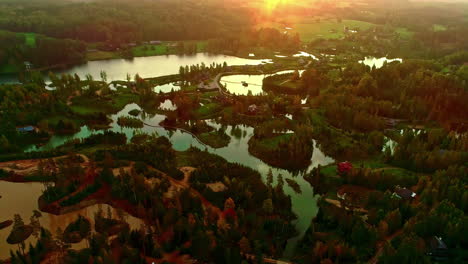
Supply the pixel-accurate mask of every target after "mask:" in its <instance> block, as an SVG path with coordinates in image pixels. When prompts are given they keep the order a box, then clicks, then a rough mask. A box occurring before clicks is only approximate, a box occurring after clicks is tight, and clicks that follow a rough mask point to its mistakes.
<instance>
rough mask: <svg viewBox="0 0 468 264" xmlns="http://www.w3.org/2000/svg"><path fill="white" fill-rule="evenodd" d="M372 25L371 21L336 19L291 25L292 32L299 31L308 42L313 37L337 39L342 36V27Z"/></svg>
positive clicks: (354, 27) (357, 27) (313, 38)
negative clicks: (340, 20) (339, 20)
mask: <svg viewBox="0 0 468 264" xmlns="http://www.w3.org/2000/svg"><path fill="white" fill-rule="evenodd" d="M372 26H374V24H372V23H368V22H364V21H357V20H343V21H342V22H341V23H339V22H338V21H337V20H336V19H328V20H320V21H319V22H318V21H313V22H312V21H310V23H298V24H296V25H294V26H293V30H292V31H293V32H297V33H299V35H300V37H301V40H302V41H305V42H310V41H313V40H315V39H319V38H324V39H339V38H342V37H344V35H345V34H344V27H348V28H349V29H358V30H367V29H369V28H371V27H372Z"/></svg>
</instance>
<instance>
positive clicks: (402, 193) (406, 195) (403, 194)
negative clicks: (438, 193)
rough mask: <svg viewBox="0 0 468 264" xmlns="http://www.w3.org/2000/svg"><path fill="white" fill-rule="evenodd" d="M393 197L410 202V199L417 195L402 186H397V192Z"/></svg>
mask: <svg viewBox="0 0 468 264" xmlns="http://www.w3.org/2000/svg"><path fill="white" fill-rule="evenodd" d="M393 196H394V197H397V198H399V199H404V200H409V199H412V198H415V197H416V193H414V192H413V191H411V190H410V189H407V188H401V187H400V186H397V187H396V188H395V192H394V193H393Z"/></svg>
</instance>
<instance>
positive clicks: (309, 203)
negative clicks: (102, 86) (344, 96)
mask: <svg viewBox="0 0 468 264" xmlns="http://www.w3.org/2000/svg"><path fill="white" fill-rule="evenodd" d="M133 109H139V110H142V109H141V108H140V107H139V106H138V105H137V104H129V105H127V106H126V107H125V108H124V109H122V110H121V111H120V112H119V113H117V114H116V115H113V116H111V118H112V120H113V123H112V125H111V126H112V128H111V129H110V130H112V131H116V132H123V133H125V134H126V135H127V137H128V138H131V137H132V136H133V135H134V134H135V133H141V132H144V133H157V134H158V135H159V136H164V137H167V138H168V139H169V140H170V142H171V143H172V144H173V148H174V149H175V150H177V151H185V150H187V149H189V148H190V147H191V146H193V147H196V148H199V149H203V150H205V149H206V150H208V151H209V152H210V153H213V154H216V155H218V156H221V157H223V158H225V159H226V160H227V161H229V162H233V163H239V164H242V165H244V166H247V167H250V168H252V169H254V170H257V171H258V172H259V173H260V174H261V175H262V178H263V180H264V181H266V175H267V173H268V171H269V170H272V172H273V175H274V184H276V183H277V177H278V175H279V174H281V175H283V177H284V179H292V180H295V181H296V182H297V183H298V184H299V186H300V187H301V191H302V192H301V193H296V192H295V191H294V190H293V189H292V188H291V187H289V185H288V184H284V192H285V193H286V194H287V195H290V196H291V201H292V210H293V212H294V213H296V215H297V216H298V219H297V220H296V222H295V226H296V229H297V230H298V232H299V235H298V236H297V237H295V238H292V239H291V240H290V241H288V243H287V247H286V253H285V257H290V256H292V254H293V253H294V249H295V246H296V244H297V242H298V241H299V240H300V239H301V238H302V237H303V235H304V234H305V232H306V231H307V229H308V227H309V226H310V222H311V220H312V218H313V217H314V216H315V215H316V214H317V212H318V208H317V198H318V197H317V196H316V195H314V191H313V188H312V187H311V185H310V184H309V183H308V182H307V181H306V180H305V179H304V178H303V175H304V173H309V172H310V171H312V169H313V168H315V167H317V166H318V165H321V166H326V165H328V164H331V163H333V162H334V160H333V159H332V158H330V157H328V156H326V155H325V154H324V153H323V152H322V151H321V150H320V148H319V146H318V144H317V142H316V141H315V140H313V145H314V151H313V154H312V156H311V157H310V165H309V167H308V168H307V169H306V170H305V171H304V172H301V173H298V174H297V175H294V174H293V173H291V172H289V171H287V170H283V169H279V168H275V167H272V166H270V165H268V164H266V163H265V162H263V161H262V160H260V159H258V158H256V157H254V156H252V155H251V154H250V153H249V150H248V148H249V146H248V142H249V140H250V138H251V137H252V136H253V134H254V128H253V127H249V126H236V127H233V126H226V127H225V128H226V129H225V132H226V134H227V135H229V137H230V143H229V145H228V146H226V147H223V148H218V149H215V148H212V147H210V146H207V145H205V144H203V143H201V142H200V141H199V140H198V139H196V138H194V137H193V136H192V135H191V134H188V133H185V132H183V131H181V130H175V131H174V130H166V129H165V128H162V127H150V126H147V125H146V126H145V127H143V128H142V129H133V128H121V127H119V126H118V125H117V122H116V120H117V119H118V117H119V116H128V112H129V111H131V110H133ZM139 118H140V119H141V120H142V121H144V122H145V124H148V125H152V126H158V125H159V123H160V122H161V121H163V120H164V118H165V116H164V115H160V114H156V115H149V114H146V113H144V112H142V113H141V114H140V116H139ZM207 124H208V125H210V126H212V127H214V128H216V129H219V128H220V127H221V124H218V123H216V122H215V121H212V120H209V121H207ZM233 129H235V130H238V131H239V130H240V131H241V133H234V132H233ZM93 133H102V132H96V131H92V130H89V129H88V128H87V127H83V128H82V129H81V131H80V132H78V133H76V134H75V135H69V136H67V137H68V138H69V139H72V138H85V137H87V136H90V135H92V134H93ZM235 135H240V136H235ZM66 140H67V139H66V138H65V137H58V136H57V137H55V136H53V137H52V138H51V139H50V142H49V143H48V144H46V145H44V146H42V147H41V148H40V150H47V149H50V148H54V147H56V146H58V145H60V144H63V143H64V142H66ZM32 149H36V147H34V146H33V147H30V148H29V150H32ZM18 193H19V192H18ZM29 202H30V201H29ZM36 203H37V202H36ZM15 211H17V210H16V208H5V211H4V212H5V213H6V214H5V215H12V214H14V213H15ZM26 212H27V213H28V214H30V213H29V211H28V210H26ZM3 241H4V240H3ZM3 241H0V243H3ZM0 245H1V244H0Z"/></svg>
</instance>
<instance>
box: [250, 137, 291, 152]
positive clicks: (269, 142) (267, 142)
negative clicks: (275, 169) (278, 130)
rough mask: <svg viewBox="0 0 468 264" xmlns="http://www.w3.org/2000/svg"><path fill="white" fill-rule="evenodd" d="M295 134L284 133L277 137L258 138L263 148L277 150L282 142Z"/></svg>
mask: <svg viewBox="0 0 468 264" xmlns="http://www.w3.org/2000/svg"><path fill="white" fill-rule="evenodd" d="M292 135H293V134H282V135H279V136H276V137H270V138H264V139H260V140H257V143H258V145H259V146H261V148H262V149H270V150H275V149H276V148H278V147H279V145H280V143H282V142H286V141H288V140H289V139H290V138H291V137H292Z"/></svg>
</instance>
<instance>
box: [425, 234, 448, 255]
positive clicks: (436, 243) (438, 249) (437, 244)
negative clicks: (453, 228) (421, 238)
mask: <svg viewBox="0 0 468 264" xmlns="http://www.w3.org/2000/svg"><path fill="white" fill-rule="evenodd" d="M428 242H429V251H428V252H427V253H426V254H427V255H428V256H431V258H432V259H433V260H436V261H442V260H446V259H448V257H449V250H448V248H447V245H445V243H444V241H443V240H442V238H441V237H437V236H433V237H431V239H430V240H429V241H428Z"/></svg>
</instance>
